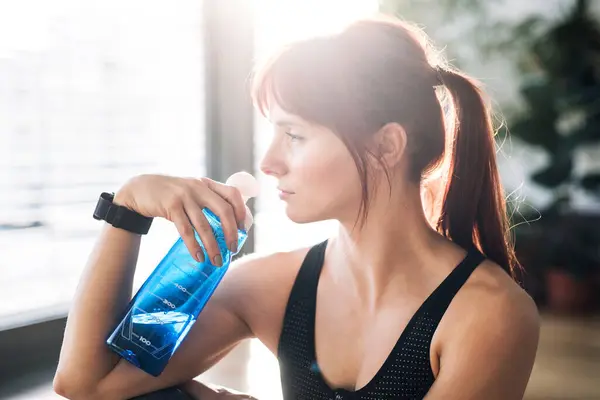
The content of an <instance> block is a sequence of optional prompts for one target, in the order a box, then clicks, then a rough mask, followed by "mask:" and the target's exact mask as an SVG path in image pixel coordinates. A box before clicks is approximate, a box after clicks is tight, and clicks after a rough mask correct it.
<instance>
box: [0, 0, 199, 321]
mask: <svg viewBox="0 0 600 400" xmlns="http://www.w3.org/2000/svg"><path fill="white" fill-rule="evenodd" d="M201 8H202V2H199V1H193V0H178V1H176V2H165V1H159V0H128V1H118V0H105V1H102V2H91V1H84V2H82V1H78V0H71V1H67V0H61V1H52V2H48V1H45V0H27V1H18V2H8V3H3V5H2V6H0V192H1V193H2V195H1V196H0V204H1V207H0V271H1V272H2V279H1V280H0V291H1V292H2V293H3V295H4V296H3V297H4V301H2V302H0V326H2V325H10V324H15V323H22V322H26V321H31V320H32V318H37V317H44V316H47V315H48V314H49V313H53V312H59V313H64V312H65V311H66V309H67V307H68V303H69V301H70V299H71V297H72V295H73V293H74V289H75V286H76V284H77V281H78V279H79V276H80V274H81V271H82V269H83V267H84V265H85V262H86V259H87V256H88V255H89V252H90V251H91V248H92V245H93V243H94V241H95V238H96V235H97V233H98V230H99V228H100V226H101V223H99V222H97V221H95V220H93V219H92V212H93V209H94V206H95V203H96V201H97V199H98V196H99V194H100V193H101V192H102V191H114V190H116V189H118V188H119V186H120V185H122V184H123V183H124V182H125V180H126V179H127V178H128V177H130V176H133V175H136V174H139V173H147V172H158V173H167V174H177V175H185V176H202V175H204V174H205V173H206V172H205V163H204V135H203V127H204V114H203V111H204V104H203V100H204V99H203V97H204V89H203V86H204V82H203V71H204V62H203V48H202V26H201V25H202V13H201V11H202V10H201ZM171 238H172V239H173V240H170V239H171ZM175 238H176V231H175V230H174V228H172V227H171V226H170V224H166V223H162V221H155V226H154V229H153V230H152V231H151V233H150V234H149V235H148V239H147V240H145V241H144V242H143V244H142V252H141V254H140V262H139V264H138V265H139V268H138V270H139V271H140V272H141V273H140V274H137V276H136V279H137V280H138V282H137V284H141V282H142V281H143V279H144V278H145V276H147V274H145V273H146V272H147V273H149V272H150V270H151V269H152V268H153V267H154V266H155V265H156V263H157V262H158V260H159V259H160V256H161V255H162V254H163V253H164V252H166V250H167V249H168V247H169V246H170V245H171V243H172V241H174V240H175Z"/></svg>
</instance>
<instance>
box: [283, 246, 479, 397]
mask: <svg viewBox="0 0 600 400" xmlns="http://www.w3.org/2000/svg"><path fill="white" fill-rule="evenodd" d="M324 246H325V244H320V245H317V246H315V247H314V248H313V249H311V252H310V253H309V255H307V258H306V260H305V262H304V263H303V265H302V267H301V271H300V272H299V274H298V277H297V279H296V282H295V284H294V288H293V289H292V293H291V294H290V299H289V302H288V305H287V309H286V313H285V318H284V323H283V329H282V332H281V336H280V342H279V350H278V358H279V365H280V371H281V381H282V382H281V383H282V388H283V394H284V399H285V400H347V399H350V400H386V399H407V400H408V399H410V400H413V399H415V400H416V399H422V398H423V397H424V396H425V395H426V394H427V392H428V391H429V388H430V387H431V386H432V385H433V382H434V376H433V373H432V370H431V365H430V357H429V354H430V345H431V339H432V337H433V334H434V333H435V330H436V328H437V326H438V324H439V321H440V319H441V317H442V316H443V314H444V312H445V310H446V308H447V307H448V305H449V304H450V301H451V300H452V298H453V297H454V295H455V294H456V292H457V291H458V289H460V287H461V286H462V284H464V282H465V281H466V279H467V278H468V276H469V275H470V273H471V272H472V270H473V269H474V268H475V267H476V266H477V265H478V264H479V263H480V262H481V260H482V259H483V257H482V256H481V257H473V256H472V257H471V259H470V261H471V262H469V263H467V262H466V260H467V259H465V261H463V263H461V265H459V266H458V267H457V268H456V270H455V272H453V273H452V274H451V275H449V276H448V278H446V280H445V281H444V282H443V283H442V285H440V287H438V289H436V291H434V293H432V295H431V296H430V297H429V298H428V299H427V300H426V301H425V302H424V303H423V305H422V306H421V307H420V308H419V310H418V311H417V312H416V313H415V315H414V316H413V317H412V319H411V320H410V322H409V323H408V325H407V326H406V328H405V329H404V332H403V333H402V335H401V336H400V338H399V339H398V341H397V343H396V345H395V347H394V348H393V350H392V351H391V353H390V355H389V356H388V358H387V359H386V361H385V362H384V364H383V366H382V367H381V369H380V370H379V371H378V372H377V373H376V375H375V376H374V377H373V379H372V380H371V381H370V382H369V383H368V384H367V385H365V386H364V387H363V388H360V389H358V390H356V391H349V390H344V389H337V390H336V389H333V388H331V387H329V386H328V385H327V383H326V382H325V380H324V379H323V378H322V377H321V375H320V372H319V368H318V365H317V362H316V360H315V355H314V354H315V353H314V317H315V305H316V287H317V283H318V277H319V274H320V269H321V266H322V257H323V254H324ZM467 258H469V257H467ZM319 263H320V264H319Z"/></svg>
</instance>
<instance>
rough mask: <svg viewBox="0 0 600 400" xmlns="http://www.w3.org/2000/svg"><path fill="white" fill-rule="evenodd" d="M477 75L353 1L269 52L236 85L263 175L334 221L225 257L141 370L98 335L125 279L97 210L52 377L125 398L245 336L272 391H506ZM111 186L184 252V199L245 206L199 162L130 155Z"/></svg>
mask: <svg viewBox="0 0 600 400" xmlns="http://www.w3.org/2000/svg"><path fill="white" fill-rule="evenodd" d="M428 57H429V58H428ZM438 88H439V89H438ZM443 94H446V95H448V99H449V100H451V102H449V103H448V104H450V105H451V106H452V107H447V106H446V103H445V102H441V100H439V99H438V97H441V96H442V95H443ZM481 94H482V92H481V90H480V89H479V87H478V86H477V85H476V83H475V82H474V81H473V80H472V79H470V78H468V77H466V76H465V75H463V74H461V73H459V72H457V71H454V70H451V69H449V68H446V67H444V66H443V65H441V64H434V61H433V60H432V59H431V52H430V50H429V49H428V47H427V46H426V41H425V40H424V38H423V36H422V35H421V34H420V33H419V32H418V31H416V30H414V29H412V28H410V27H409V26H407V25H405V24H403V23H401V22H399V21H397V20H394V19H388V18H383V17H381V18H376V19H367V20H361V21H358V22H355V23H353V24H351V25H350V26H348V27H347V28H346V29H345V30H344V31H343V32H341V33H339V34H335V35H332V36H328V37H320V38H313V39H311V40H306V41H303V42H298V43H295V44H292V45H290V46H288V47H286V48H284V49H282V50H281V52H279V53H277V54H275V55H273V57H272V58H271V59H270V60H269V61H268V62H267V63H266V64H265V65H263V66H262V67H261V68H260V69H259V70H258V71H257V73H256V75H255V77H254V86H253V98H254V101H255V104H256V105H257V106H258V107H259V109H260V110H261V111H262V112H263V113H264V114H265V115H266V116H267V117H268V118H269V119H270V121H271V122H272V123H273V125H274V127H275V133H274V136H273V139H272V143H271V145H270V148H269V150H268V152H267V154H266V155H265V158H264V160H263V161H262V164H261V169H262V171H263V172H264V173H266V174H268V175H271V176H273V177H275V178H276V179H277V180H278V182H279V188H280V189H281V197H282V199H283V201H285V202H286V205H287V209H286V212H287V215H288V217H289V218H290V219H291V220H293V221H295V222H298V223H306V222H313V221H321V220H327V219H336V220H338V221H339V223H340V224H339V234H338V235H336V236H335V237H332V238H330V239H329V240H328V241H326V242H323V243H318V244H316V245H315V246H313V247H311V248H302V249H298V250H295V251H290V252H281V253H276V254H268V255H254V256H247V257H244V258H242V259H240V260H238V261H237V262H236V263H235V266H234V267H232V269H231V270H230V271H229V272H228V273H227V275H226V276H225V279H224V280H223V282H222V283H221V285H220V286H219V287H218V289H217V291H216V292H215V294H214V296H213V298H212V299H211V301H210V302H209V304H208V305H207V307H206V308H205V310H204V311H203V313H202V315H201V318H199V319H198V321H197V323H196V324H195V325H194V327H193V329H192V330H191V332H190V334H189V336H188V338H187V339H186V340H185V341H184V342H183V344H182V345H181V347H180V349H179V350H178V351H177V352H176V354H175V355H174V357H173V358H172V360H171V362H170V363H169V365H168V367H167V368H166V370H165V372H164V373H163V374H162V375H160V376H159V377H152V376H149V375H147V374H145V373H144V372H142V371H141V370H139V369H137V368H135V367H133V366H131V365H130V364H128V363H127V362H125V361H122V360H118V359H117V358H116V356H115V355H113V354H112V353H111V352H110V351H109V350H108V348H107V347H106V345H105V344H104V338H105V337H106V334H107V332H109V330H110V329H111V328H112V327H113V326H114V323H115V321H116V319H117V318H118V316H119V315H120V313H121V312H122V310H123V309H124V308H125V306H126V305H127V302H128V301H129V299H130V294H131V287H132V278H133V275H134V270H135V263H136V257H137V255H138V248H139V245H140V237H139V236H138V235H135V234H132V233H129V232H126V231H124V230H120V229H117V228H114V227H112V226H108V225H107V226H105V227H104V230H103V232H102V234H101V236H100V238H99V239H98V243H97V246H96V248H95V250H94V252H93V254H92V255H91V258H90V261H89V263H88V266H87V269H86V271H85V273H84V274H83V277H82V279H81V283H80V285H79V288H78V292H77V296H76V299H75V301H74V302H73V308H72V309H71V312H70V315H69V318H68V323H67V329H66V332H65V339H64V345H63V349H62V352H61V357H60V364H59V367H58V371H57V374H56V378H55V389H56V391H57V392H58V393H60V394H63V395H64V396H65V397H68V398H72V399H79V398H81V399H127V398H130V397H133V396H136V395H138V394H142V393H147V392H151V391H155V390H157V389H160V388H164V387H168V386H172V385H176V384H180V383H183V382H187V381H190V380H191V379H193V378H194V377H195V376H197V375H199V374H200V373H202V372H203V371H205V370H206V369H208V368H209V367H210V366H212V365H213V364H215V363H216V362H217V361H218V360H219V359H221V358H222V357H223V356H224V355H225V354H227V352H228V351H229V350H231V349H232V348H233V347H234V346H235V345H236V344H237V343H239V342H240V341H241V340H243V339H246V338H250V337H257V338H259V339H260V340H261V341H262V342H263V343H264V344H265V345H266V346H267V347H268V348H269V349H270V350H271V351H272V352H273V354H275V355H276V356H277V357H278V359H279V362H280V367H281V379H282V385H283V391H284V396H285V398H286V399H392V398H394V399H421V398H425V399H427V400H439V399H444V400H453V399H457V400H458V399H460V400H467V399H473V400H476V399H477V400H483V399H485V400H493V399H499V400H500V399H502V400H514V399H521V398H522V396H523V393H524V391H525V387H526V385H527V381H528V378H529V375H530V372H531V369H532V365H533V362H534V358H535V353H536V347H537V341H538V334H539V320H538V314H537V310H536V307H535V304H534V303H533V302H532V300H531V298H530V297H529V296H528V295H527V294H526V293H525V292H524V291H523V290H522V289H521V288H520V287H519V285H518V284H517V283H516V282H515V279H514V278H515V274H516V272H517V261H516V260H515V257H514V253H513V250H512V248H511V246H510V240H509V229H508V225H507V219H506V214H505V204H504V199H503V194H502V190H501V186H500V180H499V177H498V171H497V168H496V161H495V148H494V139H493V134H494V132H493V129H492V124H491V121H490V114H489V110H488V109H487V107H486V105H485V103H484V101H483V100H482V97H481ZM445 114H447V116H445ZM446 132H447V133H446ZM422 194H425V195H422ZM114 201H115V203H117V204H120V205H123V206H126V207H128V208H130V209H132V210H134V211H136V212H138V213H139V214H142V215H145V216H150V217H163V218H167V219H169V220H170V221H172V222H174V223H175V225H176V226H177V228H178V231H179V233H180V234H181V235H182V237H183V238H184V240H185V243H186V246H187V247H188V249H189V251H190V252H191V254H197V253H198V251H200V247H199V244H198V243H197V242H196V241H195V240H194V236H193V233H192V232H193V229H194V228H195V229H196V230H198V231H199V233H200V237H201V239H202V242H203V243H204V245H205V246H206V248H207V253H208V255H209V257H211V260H213V263H215V264H219V262H220V260H219V258H220V257H219V256H218V254H219V253H218V248H217V247H216V244H215V241H214V238H212V236H211V234H210V230H209V229H208V228H207V223H206V221H205V220H204V218H203V217H202V214H201V212H200V210H201V209H202V208H203V207H208V208H210V209H211V210H213V211H215V212H216V213H217V214H218V215H219V216H220V217H221V219H222V221H223V224H224V227H225V235H226V238H227V239H228V242H229V243H231V242H233V243H235V242H236V226H237V225H239V224H240V223H241V222H242V221H244V217H245V209H244V205H243V203H242V200H241V197H240V194H239V192H238V191H237V190H236V189H234V188H232V187H227V186H225V185H223V184H220V183H217V182H214V181H211V180H209V179H182V178H175V177H165V176H156V175H144V176H140V177H136V178H134V179H132V180H130V181H129V182H128V183H127V184H125V185H124V186H123V187H122V188H121V190H119V191H118V192H117V194H116V196H115V200H114ZM199 257H202V254H200V255H199ZM187 387H188V389H190V391H192V392H198V393H200V392H202V393H204V395H203V396H202V399H203V400H205V399H208V398H220V397H219V396H220V395H218V394H215V392H212V391H210V390H209V389H207V388H206V387H204V386H200V385H199V384H197V385H193V384H189V385H188V386H187ZM210 393H212V394H214V396H211V395H210Z"/></svg>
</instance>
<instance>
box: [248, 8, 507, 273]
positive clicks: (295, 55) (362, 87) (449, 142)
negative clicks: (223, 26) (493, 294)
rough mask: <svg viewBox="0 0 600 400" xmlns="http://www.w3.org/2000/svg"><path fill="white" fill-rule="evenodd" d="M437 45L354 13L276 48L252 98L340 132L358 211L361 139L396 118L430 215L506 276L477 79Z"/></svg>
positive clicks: (503, 232) (388, 21) (396, 24)
mask: <svg viewBox="0 0 600 400" xmlns="http://www.w3.org/2000/svg"><path fill="white" fill-rule="evenodd" d="M435 55H436V53H434V52H433V51H432V48H431V47H430V46H429V42H428V40H427V38H426V36H425V35H424V34H423V33H422V32H421V31H420V30H418V29H415V28H413V27H412V26H410V25H408V24H406V23H404V22H402V21H400V20H397V19H392V18H388V17H378V18H373V19H365V20H360V21H357V22H354V23H352V24H351V25H349V26H348V27H347V28H346V29H344V30H343V31H342V32H340V33H338V34H335V35H331V36H326V37H317V38H312V39H308V40H304V41H300V42H296V43H293V44H290V45H288V46H285V47H284V48H282V49H281V51H279V52H278V53H276V54H274V55H273V56H272V57H270V58H269V59H268V60H267V61H266V63H265V64H264V65H262V66H261V67H260V68H258V69H257V71H256V73H255V75H254V80H253V85H252V98H253V100H254V103H255V105H256V106H257V107H258V109H259V110H260V111H261V112H262V113H263V115H266V114H267V112H268V108H269V102H270V101H274V102H276V103H277V104H278V105H279V106H280V107H281V108H282V109H284V110H286V111H288V112H290V113H293V114H295V115H298V116H300V117H302V118H303V119H305V120H307V121H309V122H312V123H315V124H318V125H321V126H325V127H327V128H329V129H331V130H332V131H333V132H334V133H335V134H336V135H338V136H339V137H340V138H341V140H342V141H343V142H344V144H345V145H346V147H347V148H348V150H349V151H350V153H351V154H352V157H353V159H354V162H355V164H356V167H357V169H358V172H359V175H360V177H361V184H362V204H361V211H362V214H363V217H365V216H366V213H367V209H368V204H369V187H368V185H369V183H368V182H369V181H368V179H367V178H368V169H367V165H368V164H367V155H368V154H369V153H368V150H367V147H366V143H367V139H368V138H369V137H370V136H371V135H373V134H374V133H376V132H377V131H379V130H380V129H381V128H382V127H383V126H385V125H386V124H388V123H392V122H394V123H398V124H400V125H401V126H402V127H403V128H404V130H405V131H406V133H407V137H408V142H407V150H408V157H409V167H410V170H409V179H411V181H413V182H415V183H416V184H420V185H422V186H425V185H426V184H427V182H429V181H431V180H432V179H433V177H436V179H437V180H438V182H437V183H438V184H439V185H438V187H439V190H436V191H434V193H433V200H434V203H433V206H434V209H433V210H432V211H433V219H432V221H430V222H431V223H432V225H433V226H434V227H435V228H436V229H437V231H438V232H439V233H441V234H442V235H444V236H445V237H447V238H449V239H450V240H452V241H453V242H455V243H456V244H458V245H459V246H461V247H463V248H465V249H468V248H470V247H473V246H475V247H477V248H478V249H479V250H480V251H481V252H482V253H484V254H485V255H486V257H488V258H489V259H491V260H492V261H494V262H496V263H497V264H499V265H500V266H501V267H502V268H504V269H505V270H506V271H507V272H509V273H510V274H511V276H513V277H514V276H515V272H516V268H517V267H518V263H517V260H516V257H515V254H514V250H513V246H512V243H511V237H510V230H509V224H508V218H507V215H506V204H505V200H504V194H503V189H502V185H501V182H500V177H499V174H498V169H497V166H496V155H495V140H494V135H495V130H494V128H493V125H492V119H491V114H490V108H489V106H488V105H487V104H486V102H485V101H484V100H483V92H482V89H481V87H480V84H479V83H478V82H476V81H475V80H474V79H472V78H469V77H467V76H466V75H464V74H462V73H460V72H458V71H456V70H453V69H450V68H448V67H445V66H444V65H442V64H440V63H439V62H437V61H435V60H433V59H432V57H433V56H435ZM437 86H443V87H445V89H446V92H445V94H446V97H447V100H449V101H443V100H444V99H443V98H441V96H440V98H438V94H436V91H435V90H434V88H435V87H437ZM445 116H446V117H445ZM446 124H447V125H448V126H446Z"/></svg>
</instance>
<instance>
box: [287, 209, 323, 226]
mask: <svg viewBox="0 0 600 400" xmlns="http://www.w3.org/2000/svg"><path fill="white" fill-rule="evenodd" d="M285 214H286V215H287V217H288V218H289V219H290V220H291V221H292V222H294V223H296V224H309V223H311V222H319V221H323V220H325V219H327V218H323V217H322V216H319V215H318V214H316V213H314V212H308V211H307V210H297V209H292V208H291V207H290V206H289V205H288V207H286V209H285Z"/></svg>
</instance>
